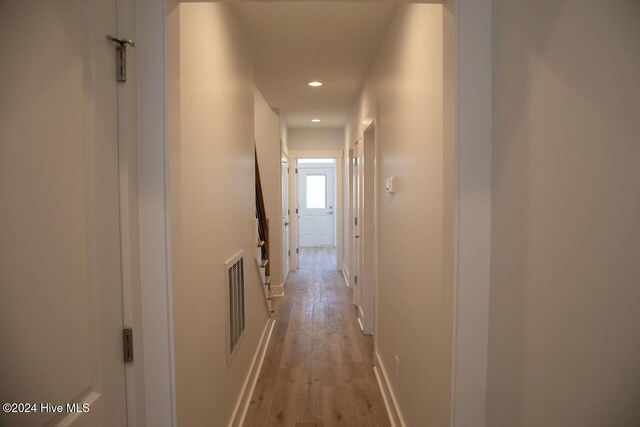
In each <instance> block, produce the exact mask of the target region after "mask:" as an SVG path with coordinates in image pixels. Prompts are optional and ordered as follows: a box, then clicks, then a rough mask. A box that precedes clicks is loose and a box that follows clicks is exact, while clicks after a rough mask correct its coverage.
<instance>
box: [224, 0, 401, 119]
mask: <svg viewBox="0 0 640 427" xmlns="http://www.w3.org/2000/svg"><path fill="white" fill-rule="evenodd" d="M234 8H235V10H236V13H237V15H238V18H239V21H240V25H241V27H242V28H243V30H244V33H245V34H246V36H247V39H248V41H249V44H250V45H251V47H252V49H253V56H254V60H255V69H256V84H257V85H258V88H259V89H260V92H262V95H263V96H264V97H265V99H266V100H267V102H268V103H269V105H270V106H271V107H272V108H278V109H280V114H281V116H282V117H283V118H284V119H285V121H286V123H287V125H288V126H289V127H342V126H344V124H345V122H346V119H347V116H348V114H349V113H350V112H351V110H352V108H353V106H354V102H355V101H356V97H357V96H358V94H359V92H360V89H361V87H362V84H363V83H364V80H365V78H366V75H367V72H368V70H369V67H370V65H371V63H372V62H373V59H374V57H375V54H376V52H377V50H378V48H379V46H380V42H381V41H382V38H383V37H384V34H385V33H386V30H387V27H388V25H389V23H390V21H391V18H392V17H393V14H394V12H395V10H396V5H395V4H389V3H333V2H324V3H311V2H304V3H292V2H286V3H235V4H234ZM311 80H319V81H321V82H323V83H324V85H323V86H322V87H320V88H311V87H309V86H308V85H307V82H309V81H311ZM313 118H318V119H321V120H322V121H321V122H320V123H311V119H313Z"/></svg>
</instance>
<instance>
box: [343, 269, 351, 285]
mask: <svg viewBox="0 0 640 427" xmlns="http://www.w3.org/2000/svg"><path fill="white" fill-rule="evenodd" d="M342 277H344V283H346V284H347V288H350V287H351V286H349V270H347V266H346V265H344V264H343V265H342Z"/></svg>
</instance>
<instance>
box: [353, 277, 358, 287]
mask: <svg viewBox="0 0 640 427" xmlns="http://www.w3.org/2000/svg"><path fill="white" fill-rule="evenodd" d="M353 280H354V281H355V283H356V285H357V284H358V276H353Z"/></svg>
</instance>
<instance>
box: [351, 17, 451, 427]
mask: <svg viewBox="0 0 640 427" xmlns="http://www.w3.org/2000/svg"><path fill="white" fill-rule="evenodd" d="M376 111H377V112H378V122H377V126H376V131H377V132H378V137H379V153H378V156H379V166H380V171H381V174H380V178H381V181H382V180H384V178H386V177H388V176H391V175H394V176H395V177H396V186H397V193H396V194H395V195H393V196H391V195H389V194H386V193H381V194H380V212H379V213H380V219H379V248H380V253H379V260H380V262H379V266H378V268H379V289H378V294H377V306H378V313H377V314H378V319H377V325H378V329H377V332H376V337H375V348H376V352H377V355H378V359H379V360H380V362H381V363H382V366H383V367H384V371H386V374H387V379H388V381H389V384H390V386H391V389H392V391H393V393H394V394H395V397H396V399H397V402H398V406H399V409H400V411H401V414H402V418H403V419H404V421H405V423H406V425H409V426H445V425H449V423H450V408H451V406H450V405H451V358H452V348H451V347H452V341H451V340H452V339H451V337H452V333H453V332H452V323H453V312H452V308H453V285H452V283H451V282H445V280H444V276H443V270H444V268H445V267H444V266H445V265H446V266H450V265H452V263H451V260H450V257H451V256H452V254H451V253H446V254H445V253H444V251H443V247H444V234H443V223H444V215H443V211H444V207H443V204H444V166H443V162H444V140H443V8H442V6H441V5H426V4H405V5H401V6H399V9H398V12H397V14H396V16H395V18H394V19H393V21H392V23H391V26H390V28H389V31H388V33H387V36H386V37H385V40H384V42H383V44H382V46H381V49H380V52H379V53H378V56H377V58H376V60H375V62H374V64H373V68H372V71H371V74H370V75H369V77H368V79H367V82H366V84H365V86H364V89H363V92H362V95H361V97H360V100H359V102H358V105H357V106H356V108H355V111H354V115H353V117H352V118H351V120H350V121H349V126H348V128H347V132H346V136H345V139H343V141H344V142H343V143H344V144H345V146H344V148H345V149H347V148H348V147H349V146H350V144H353V142H354V141H355V140H356V139H357V138H358V137H359V136H361V135H362V133H363V131H364V121H365V119H366V118H367V117H369V116H371V115H375V114H376ZM347 152H348V151H347ZM345 170H347V169H345ZM345 182H348V180H345ZM347 190H348V189H347ZM449 237H451V236H449ZM449 247H451V245H449ZM352 274H353V273H352ZM396 355H397V356H398V358H399V360H400V362H399V370H398V375H396V364H395V356H396Z"/></svg>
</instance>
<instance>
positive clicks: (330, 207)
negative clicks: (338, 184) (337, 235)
mask: <svg viewBox="0 0 640 427" xmlns="http://www.w3.org/2000/svg"><path fill="white" fill-rule="evenodd" d="M334 176H335V168H326V167H324V168H322V167H304V168H300V166H298V206H299V208H298V237H299V240H298V244H299V245H300V246H333V245H334V244H335V243H334V212H335V211H334V201H335V197H334Z"/></svg>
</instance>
